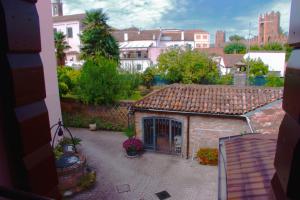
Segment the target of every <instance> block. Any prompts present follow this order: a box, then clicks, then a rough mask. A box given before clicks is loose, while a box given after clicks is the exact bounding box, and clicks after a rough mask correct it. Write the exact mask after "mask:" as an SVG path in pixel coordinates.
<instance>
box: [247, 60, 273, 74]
mask: <svg viewBox="0 0 300 200" xmlns="http://www.w3.org/2000/svg"><path fill="white" fill-rule="evenodd" d="M246 64H247V65H249V75H250V76H252V77H256V76H264V75H266V74H267V73H268V71H269V67H268V65H265V64H264V63H263V61H262V60H261V59H260V58H259V59H249V60H246Z"/></svg>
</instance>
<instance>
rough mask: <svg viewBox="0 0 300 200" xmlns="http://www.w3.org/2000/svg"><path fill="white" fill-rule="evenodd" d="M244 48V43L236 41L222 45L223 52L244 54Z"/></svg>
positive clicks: (245, 48)
mask: <svg viewBox="0 0 300 200" xmlns="http://www.w3.org/2000/svg"><path fill="white" fill-rule="evenodd" d="M246 50H247V47H246V45H245V44H242V43H238V42H233V43H230V44H227V45H226V46H225V47H224V52H225V53H226V54H244V53H246Z"/></svg>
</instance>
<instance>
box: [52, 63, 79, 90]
mask: <svg viewBox="0 0 300 200" xmlns="http://www.w3.org/2000/svg"><path fill="white" fill-rule="evenodd" d="M79 76H80V70H75V69H73V68H71V67H62V66H61V67H58V68H57V79H58V86H59V93H60V96H66V95H68V94H74V93H75V92H76V91H75V90H76V87H77V85H78V78H79Z"/></svg>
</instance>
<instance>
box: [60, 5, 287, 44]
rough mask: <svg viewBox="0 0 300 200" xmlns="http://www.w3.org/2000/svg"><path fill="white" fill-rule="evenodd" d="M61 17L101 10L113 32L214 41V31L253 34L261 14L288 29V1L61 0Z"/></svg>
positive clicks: (246, 35)
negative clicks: (206, 35)
mask: <svg viewBox="0 0 300 200" xmlns="http://www.w3.org/2000/svg"><path fill="white" fill-rule="evenodd" d="M63 3H64V14H65V15H67V14H78V13H83V12H85V11H86V10H90V9H97V8H102V9H103V10H104V11H105V12H106V14H107V15H108V17H109V21H108V23H109V24H110V25H111V26H112V27H114V28H118V29H121V28H128V27H133V26H135V27H138V28H141V29H155V28H160V27H161V28H177V29H202V30H206V31H209V32H210V34H211V38H212V39H213V38H214V35H215V32H216V31H217V30H224V31H225V32H226V35H227V37H228V36H230V35H233V34H239V35H243V36H245V37H246V38H247V37H248V35H249V29H250V30H251V35H256V34H257V26H258V17H259V15H260V14H261V13H266V12H271V11H272V10H274V11H279V12H280V13H281V27H282V28H283V30H284V32H288V29H289V17H290V4H291V0H63Z"/></svg>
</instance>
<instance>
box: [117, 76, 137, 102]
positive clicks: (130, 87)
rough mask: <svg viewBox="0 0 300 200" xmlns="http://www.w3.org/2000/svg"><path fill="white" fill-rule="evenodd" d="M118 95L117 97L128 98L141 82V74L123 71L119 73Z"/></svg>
mask: <svg viewBox="0 0 300 200" xmlns="http://www.w3.org/2000/svg"><path fill="white" fill-rule="evenodd" d="M120 82H121V84H120V86H121V90H120V97H119V99H129V98H130V97H131V96H132V95H134V93H135V91H136V90H137V89H138V87H139V85H140V83H141V75H140V74H138V73H129V72H123V73H121V74H120Z"/></svg>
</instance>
